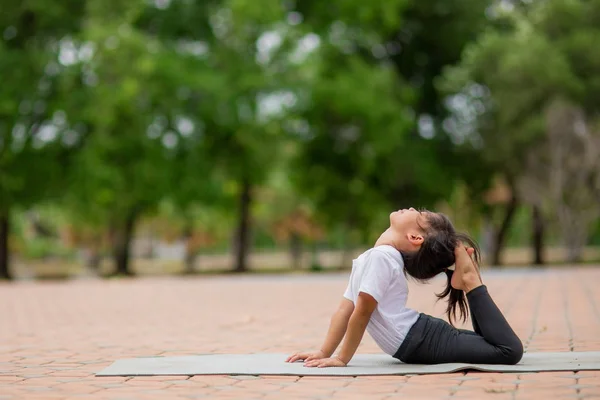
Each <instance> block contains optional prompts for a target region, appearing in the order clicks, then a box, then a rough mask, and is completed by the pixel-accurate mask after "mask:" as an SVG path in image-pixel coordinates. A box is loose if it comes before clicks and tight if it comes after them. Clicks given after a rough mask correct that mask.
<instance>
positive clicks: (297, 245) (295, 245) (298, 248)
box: [290, 232, 302, 269]
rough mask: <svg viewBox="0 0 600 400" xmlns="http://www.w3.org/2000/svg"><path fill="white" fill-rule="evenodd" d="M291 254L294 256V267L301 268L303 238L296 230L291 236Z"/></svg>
mask: <svg viewBox="0 0 600 400" xmlns="http://www.w3.org/2000/svg"><path fill="white" fill-rule="evenodd" d="M290 256H291V258H292V268H294V269H300V267H301V266H302V238H301V237H300V235H299V234H297V233H296V232H293V233H292V234H291V236H290Z"/></svg>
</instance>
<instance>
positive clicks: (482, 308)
mask: <svg viewBox="0 0 600 400" xmlns="http://www.w3.org/2000/svg"><path fill="white" fill-rule="evenodd" d="M467 300H468V302H469V308H470V309H471V319H472V321H473V329H474V330H475V332H472V331H467V330H463V329H456V328H454V327H453V326H452V325H450V324H449V323H447V322H446V321H444V320H442V319H439V318H434V317H431V316H429V315H425V314H421V315H420V316H419V319H418V320H417V322H415V324H414V325H413V326H412V328H411V329H410V330H409V331H408V334H407V335H406V338H405V339H404V341H403V342H402V345H401V346H400V348H399V349H398V351H397V352H396V354H395V355H394V357H395V358H397V359H399V360H400V361H402V362H404V363H410V364H441V363H477V364H516V363H518V362H519V361H520V360H521V358H522V357H523V344H522V343H521V341H520V340H519V338H518V337H517V335H516V334H515V332H514V331H513V330H512V328H511V327H510V325H509V324H508V322H507V321H506V319H505V318H504V316H503V315H502V313H501V312H500V310H499V309H498V307H497V306H496V304H495V303H494V301H493V300H492V298H491V297H490V295H489V294H488V291H487V288H486V287H485V286H483V285H482V286H479V287H477V288H475V289H473V290H471V291H470V292H469V293H467Z"/></svg>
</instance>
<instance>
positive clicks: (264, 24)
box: [0, 0, 600, 279]
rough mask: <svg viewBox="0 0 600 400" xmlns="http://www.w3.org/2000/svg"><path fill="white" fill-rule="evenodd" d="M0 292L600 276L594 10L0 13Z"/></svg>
mask: <svg viewBox="0 0 600 400" xmlns="http://www.w3.org/2000/svg"><path fill="white" fill-rule="evenodd" d="M0 10H1V12H0V77H1V83H0V278H6V279H10V278H16V279H26V278H60V277H63V278H64V277H78V276H89V275H99V276H111V275H130V274H139V275H147V274H181V273H206V272H215V271H217V272H218V271H236V272H243V271H255V272H260V271H275V272H285V271H300V270H302V271H311V270H312V271H320V270H332V269H339V268H349V267H350V266H351V259H352V257H354V256H355V255H356V254H357V253H359V252H361V251H363V250H364V249H366V248H367V247H369V246H372V244H373V243H374V241H375V240H376V239H377V237H378V235H379V234H380V233H381V232H382V231H383V230H385V229H386V228H387V226H388V224H389V220H388V216H389V213H390V211H392V210H396V209H399V208H405V207H410V206H413V207H423V208H429V209H435V210H437V211H442V212H444V213H447V214H448V215H449V216H450V217H451V218H452V219H453V221H454V222H455V225H456V227H457V228H458V229H459V230H463V231H467V232H469V233H470V234H472V235H473V236H474V237H475V238H476V239H477V240H478V241H479V243H480V244H481V246H482V249H483V251H484V255H485V264H486V265H487V266H494V267H496V266H501V265H507V264H509V265H523V264H527V265H544V264H553V263H563V264H569V265H572V264H573V263H582V262H590V263H592V262H596V261H599V260H600V250H599V249H600V219H599V216H600V123H599V122H600V114H599V110H600V108H599V107H600V106H599V105H600V52H598V38H600V0H587V1H583V0H581V1H577V0H545V1H542V0H528V1H517V0H514V1H502V0H418V1H417V0H370V1H363V0H329V1H317V0H296V1H294V0H128V1H117V0H61V1H56V0H55V1H53V0H25V1H12V0H10V1H9V0H0Z"/></svg>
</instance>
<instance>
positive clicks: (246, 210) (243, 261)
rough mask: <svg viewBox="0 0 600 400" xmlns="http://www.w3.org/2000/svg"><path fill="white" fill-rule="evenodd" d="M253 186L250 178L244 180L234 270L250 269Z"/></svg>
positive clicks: (243, 270)
mask: <svg viewBox="0 0 600 400" xmlns="http://www.w3.org/2000/svg"><path fill="white" fill-rule="evenodd" d="M251 189H252V187H251V185H250V182H249V181H248V179H244V180H243V181H242V192H241V193H240V204H239V206H240V214H239V217H240V219H239V224H238V229H237V232H236V247H237V248H236V252H237V254H236V262H235V269H234V272H245V271H247V270H248V267H247V260H248V244H249V238H250V204H251V202H252V196H251V193H250V191H251Z"/></svg>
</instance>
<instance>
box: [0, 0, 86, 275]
mask: <svg viewBox="0 0 600 400" xmlns="http://www.w3.org/2000/svg"><path fill="white" fill-rule="evenodd" d="M0 9H2V13H0V32H1V33H2V38H1V39H0V74H1V75H2V77H3V81H2V85H1V87H0V279H2V278H10V277H11V274H10V271H9V265H8V262H9V248H8V236H9V233H10V226H9V225H10V213H11V209H12V208H13V207H15V206H22V207H28V206H30V205H32V204H34V203H36V202H37V201H40V200H42V199H47V198H48V196H49V195H50V194H51V193H52V192H54V193H56V192H58V190H57V189H58V187H59V185H60V184H61V183H64V180H62V179H61V177H62V176H63V174H64V170H65V168H66V166H67V161H68V158H67V156H68V155H69V139H68V135H66V136H65V135H64V134H65V132H64V131H63V127H64V124H65V115H64V113H62V112H60V111H57V110H56V104H54V102H55V101H56V95H57V87H56V84H57V78H58V76H57V72H58V67H57V64H56V61H55V60H56V57H57V53H58V52H59V49H60V47H61V43H62V42H61V39H63V38H64V37H67V36H68V35H70V34H73V33H76V32H77V31H79V29H80V26H81V17H82V13H83V9H84V4H83V3H82V2H79V1H71V0H69V1H64V2H61V4H59V5H56V4H51V2H49V1H46V0H33V1H28V2H27V3H26V4H22V3H15V2H11V1H2V2H0ZM49 10H51V11H49ZM55 111H57V112H55ZM65 141H66V142H67V144H66V145H65Z"/></svg>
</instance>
